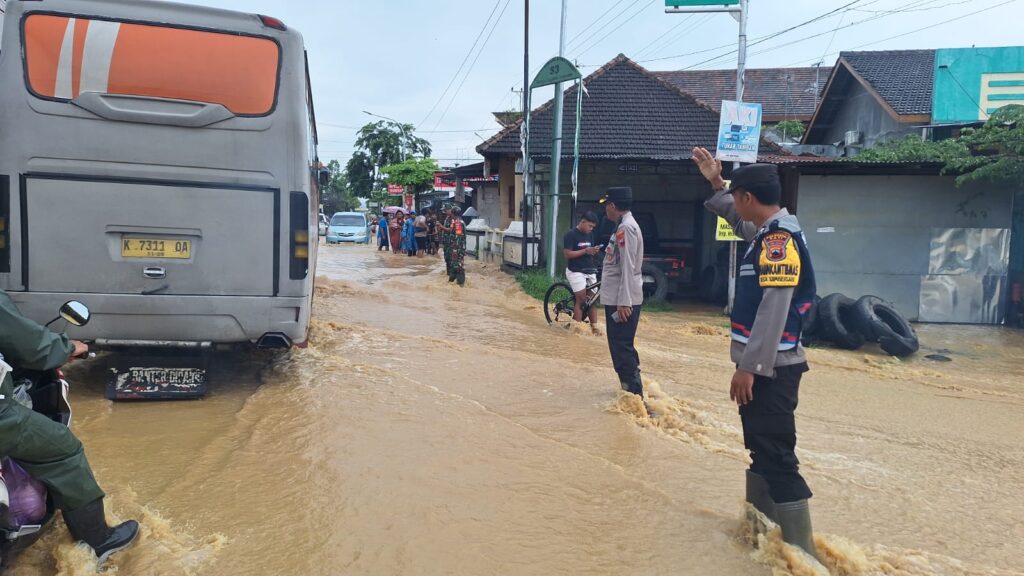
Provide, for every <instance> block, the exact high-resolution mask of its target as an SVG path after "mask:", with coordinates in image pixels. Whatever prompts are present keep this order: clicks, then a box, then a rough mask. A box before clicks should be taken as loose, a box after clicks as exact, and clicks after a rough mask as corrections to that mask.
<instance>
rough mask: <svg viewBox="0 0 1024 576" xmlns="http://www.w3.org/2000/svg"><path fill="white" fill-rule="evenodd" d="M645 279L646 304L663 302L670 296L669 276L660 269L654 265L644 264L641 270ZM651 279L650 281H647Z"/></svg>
mask: <svg viewBox="0 0 1024 576" xmlns="http://www.w3.org/2000/svg"><path fill="white" fill-rule="evenodd" d="M640 274H641V276H643V277H644V286H643V291H644V302H661V301H663V300H665V298H666V297H667V296H668V276H666V275H665V273H664V272H662V271H661V269H660V268H658V267H657V266H654V265H652V264H644V265H643V266H642V267H641V268H640ZM647 278H650V280H647Z"/></svg>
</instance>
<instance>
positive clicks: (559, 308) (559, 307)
mask: <svg viewBox="0 0 1024 576" xmlns="http://www.w3.org/2000/svg"><path fill="white" fill-rule="evenodd" d="M575 307H576V297H575V296H574V295H573V293H572V288H570V287H569V285H568V284H566V283H565V282H556V283H554V284H552V285H551V286H550V287H549V288H548V291H547V292H546V293H545V294H544V318H545V319H546V320H547V321H548V324H555V323H558V324H568V323H569V322H572V313H573V309H574V308H575Z"/></svg>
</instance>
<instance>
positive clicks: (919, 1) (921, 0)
mask: <svg viewBox="0 0 1024 576" xmlns="http://www.w3.org/2000/svg"><path fill="white" fill-rule="evenodd" d="M877 1H878V0H874V2H872V4H874V3H875V2H877ZM937 1H938V0H915V1H914V2H912V3H910V4H908V5H907V6H905V7H904V8H902V9H899V10H890V11H888V12H883V13H880V14H878V15H875V16H872V17H870V18H865V19H863V20H858V21H856V22H851V23H849V24H847V25H845V26H840V27H839V28H838V30H844V29H846V28H852V27H854V26H859V25H861V24H866V23H868V22H872V21H875V20H879V19H882V18H886V17H888V16H892V15H894V14H901V13H903V12H906V11H909V10H910V9H911V8H916V7H920V6H924V5H927V4H931V3H933V2H937ZM869 5H870V4H869ZM932 8H933V9H935V8H939V7H938V6H934V7H932ZM834 32H835V30H826V31H824V32H819V33H817V34H812V35H810V36H806V37H804V38H800V39H797V40H792V41H789V42H785V43H783V44H776V45H774V46H769V47H767V48H765V49H763V50H758V51H757V52H753V53H751V54H750V55H751V56H757V55H758V54H764V53H767V52H771V51H773V50H778V49H780V48H785V47H787V46H792V45H794V44H800V43H802V42H806V41H808V40H813V39H814V38H819V37H821V36H825V35H827V34H830V33H834ZM779 35H780V34H773V35H771V36H768V37H765V38H764V39H761V40H759V41H757V42H754V43H752V44H751V46H754V45H757V44H761V43H762V42H765V41H767V40H770V39H772V38H774V37H777V36H779ZM735 53H736V50H735V49H733V50H732V51H730V52H727V53H724V54H720V55H718V56H715V57H712V58H709V59H707V60H704V61H701V62H698V63H697V64H694V65H693V66H690V68H696V67H698V66H702V65H707V64H709V63H711V62H714V61H715V60H721V59H722V58H725V57H727V56H730V55H731V54H735Z"/></svg>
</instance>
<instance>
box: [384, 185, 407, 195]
mask: <svg viewBox="0 0 1024 576" xmlns="http://www.w3.org/2000/svg"><path fill="white" fill-rule="evenodd" d="M402 194H405V186H402V185H401V184H388V195H390V196H401V195H402Z"/></svg>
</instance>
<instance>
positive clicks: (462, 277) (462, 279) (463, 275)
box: [455, 272, 466, 286]
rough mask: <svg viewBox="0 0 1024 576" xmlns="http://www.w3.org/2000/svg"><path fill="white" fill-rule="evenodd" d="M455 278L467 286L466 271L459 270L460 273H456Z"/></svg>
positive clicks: (461, 284)
mask: <svg viewBox="0 0 1024 576" xmlns="http://www.w3.org/2000/svg"><path fill="white" fill-rule="evenodd" d="M455 280H457V281H458V283H459V286H465V285H466V273H465V272H459V273H458V274H456V275H455Z"/></svg>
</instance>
